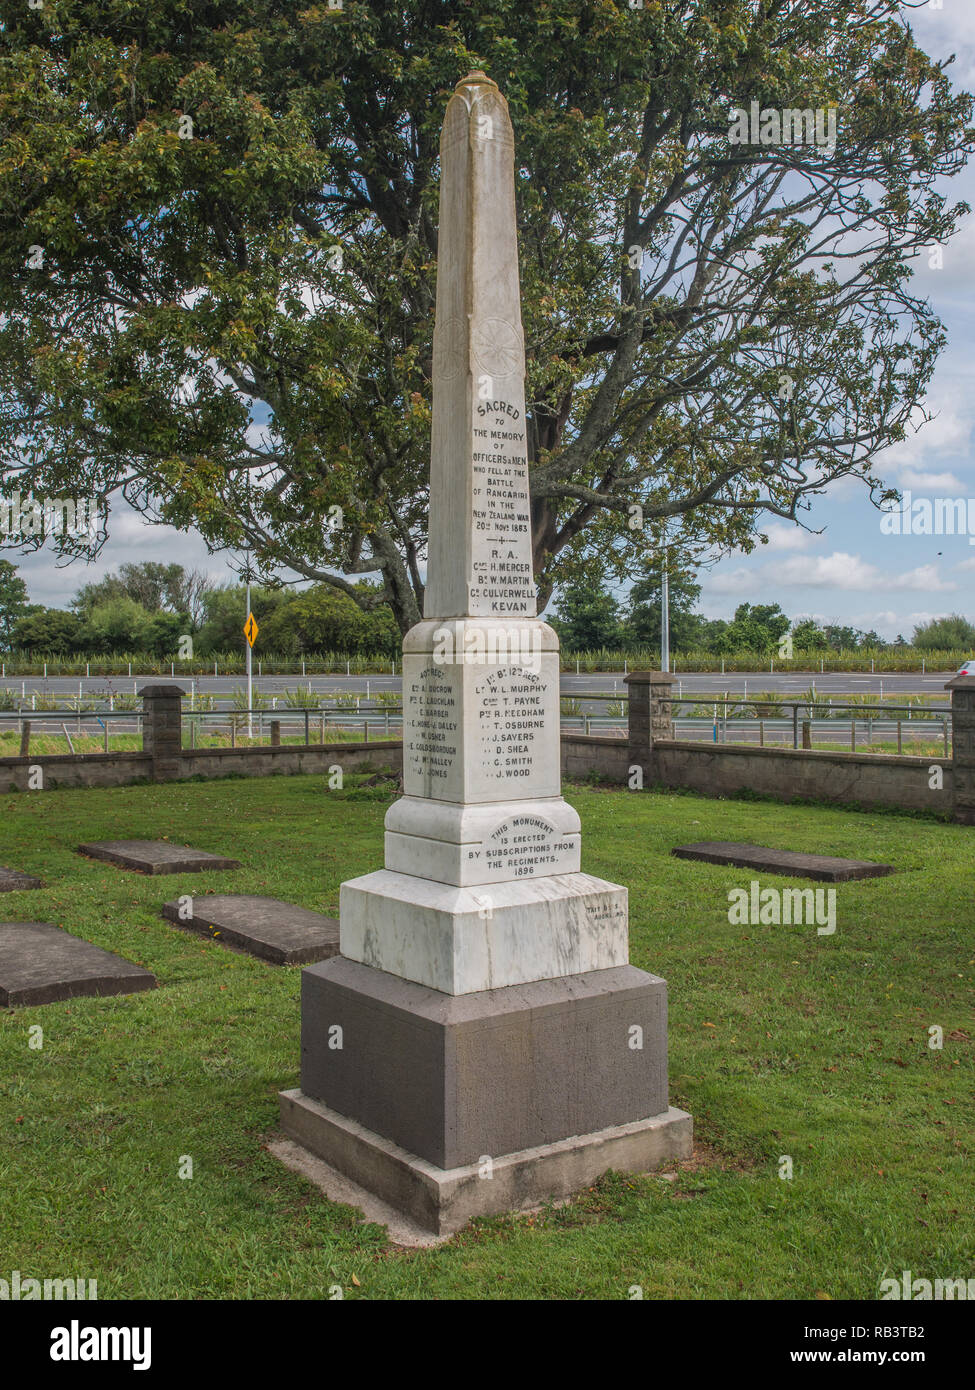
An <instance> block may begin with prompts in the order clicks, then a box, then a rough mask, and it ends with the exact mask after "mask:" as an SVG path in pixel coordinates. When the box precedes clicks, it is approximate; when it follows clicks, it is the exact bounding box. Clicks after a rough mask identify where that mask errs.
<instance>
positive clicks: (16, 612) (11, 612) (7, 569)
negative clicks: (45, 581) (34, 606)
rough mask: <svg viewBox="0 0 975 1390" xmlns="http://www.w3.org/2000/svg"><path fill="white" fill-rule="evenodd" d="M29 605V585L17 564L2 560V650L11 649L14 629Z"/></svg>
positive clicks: (0, 635) (0, 641) (0, 603)
mask: <svg viewBox="0 0 975 1390" xmlns="http://www.w3.org/2000/svg"><path fill="white" fill-rule="evenodd" d="M27 607H28V604H27V585H26V584H25V583H24V581H23V580H22V579H21V577H20V575H19V574H18V573H17V568H16V566H15V565H12V564H11V563H10V561H9V560H0V650H3V651H7V650H9V648H10V642H11V636H12V633H13V630H14V628H15V627H16V625H17V623H18V622H19V621H20V619H21V618H22V617H23V616H24V614H25V613H26V612H27Z"/></svg>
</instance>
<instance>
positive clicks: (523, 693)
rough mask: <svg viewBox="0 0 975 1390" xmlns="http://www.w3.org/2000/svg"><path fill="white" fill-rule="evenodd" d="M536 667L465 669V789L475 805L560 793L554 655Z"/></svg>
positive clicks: (513, 666) (556, 674) (555, 663)
mask: <svg viewBox="0 0 975 1390" xmlns="http://www.w3.org/2000/svg"><path fill="white" fill-rule="evenodd" d="M539 667H540V669H539V670H537V671H533V670H529V669H528V668H527V667H524V666H518V665H507V666H496V667H485V666H472V667H469V668H468V671H467V679H468V682H469V685H468V688H469V690H470V695H471V700H470V727H471V730H472V733H471V737H472V739H473V747H472V748H471V754H472V756H471V759H470V765H469V767H468V790H469V794H470V796H471V798H472V799H473V800H475V801H500V800H504V799H505V798H508V797H532V796H557V795H558V794H559V792H560V790H561V776H560V762H559V679H558V657H557V656H556V655H555V654H554V653H546V654H545V655H544V656H542V657H541V659H540V662H539Z"/></svg>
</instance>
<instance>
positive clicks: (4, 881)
mask: <svg viewBox="0 0 975 1390" xmlns="http://www.w3.org/2000/svg"><path fill="white" fill-rule="evenodd" d="M40 887H41V880H40V879H39V878H34V876H33V875H32V874H22V873H21V872H20V870H19V869H7V868H4V866H3V865H2V864H0V893H20V892H23V891H24V890H25V889H28V888H40Z"/></svg>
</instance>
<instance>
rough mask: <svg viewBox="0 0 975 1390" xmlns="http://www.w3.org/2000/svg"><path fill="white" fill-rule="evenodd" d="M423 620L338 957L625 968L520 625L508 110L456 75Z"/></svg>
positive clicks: (522, 588) (532, 608)
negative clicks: (380, 852) (380, 856)
mask: <svg viewBox="0 0 975 1390" xmlns="http://www.w3.org/2000/svg"><path fill="white" fill-rule="evenodd" d="M440 199H441V202H440V236H439V255H438V268H437V317H436V329H435V332H434V343H433V430H432V444H431V470H430V528H429V534H430V543H429V565H428V575H427V589H426V599H425V606H424V621H423V622H422V623H419V624H418V625H417V626H416V627H415V628H413V629H412V631H411V632H409V633H408V634H407V637H406V640H405V642H404V644H403V702H404V718H403V723H404V749H403V764H404V774H403V778H404V791H405V793H406V794H405V796H404V797H403V798H402V799H401V800H400V801H398V802H397V803H396V804H395V805H394V806H393V807H391V809H390V811H389V813H388V815H387V817H386V832H387V833H386V868H385V870H384V871H380V872H378V873H374V874H369V875H367V876H366V877H364V878H359V879H354V880H352V881H351V882H350V883H346V884H343V886H342V894H341V912H340V921H341V950H342V954H343V955H344V956H346V957H348V958H350V959H352V960H358V961H362V962H363V963H364V964H367V965H372V966H375V967H376V968H378V969H380V970H386V971H389V972H391V973H392V974H395V975H399V976H401V977H403V978H405V979H409V980H414V981H417V982H418V983H420V984H426V985H430V986H431V987H432V988H434V989H438V990H443V991H444V992H446V993H448V994H465V993H469V992H473V991H477V990H483V989H491V988H495V987H498V986H503V985H513V984H522V983H524V982H526V981H529V980H542V979H549V978H552V977H554V976H560V975H571V974H576V973H579V972H581V971H586V970H599V969H605V968H608V967H611V966H615V965H623V964H625V963H626V961H627V959H628V954H627V930H626V919H627V914H626V890H625V889H624V888H620V887H618V886H617V885H615V884H610V883H605V882H603V881H602V880H600V879H595V878H591V877H590V876H589V875H587V874H582V873H580V872H579V849H580V844H579V841H580V837H579V817H578V815H577V814H576V812H575V811H574V810H573V809H572V807H571V806H569V805H568V804H567V803H566V802H565V801H563V800H562V795H561V763H560V742H559V738H560V735H559V723H560V720H559V656H558V639H557V637H556V635H555V633H554V631H553V630H552V629H551V628H550V627H548V626H547V624H545V623H543V622H541V621H540V620H539V619H538V618H537V617H536V616H535V613H536V596H535V581H534V576H533V573H532V548H531V515H530V502H529V493H528V448H527V438H526V419H525V351H524V338H523V333H522V326H521V308H520V291H519V281H518V245H517V239H516V219H515V190H514V137H513V134H512V130H511V121H510V118H509V116H508V107H507V103H506V101H505V100H504V98H503V97H502V95H501V93H500V92H499V91H498V88H497V86H496V85H495V84H494V83H493V82H492V81H491V80H490V79H489V78H487V77H485V76H484V74H483V73H476V72H475V73H471V75H470V76H469V77H468V78H466V79H465V80H464V82H462V83H461V84H460V85H459V86H458V88H457V91H456V92H455V94H454V96H453V97H452V98H451V100H450V103H449V105H448V107H447V114H446V119H445V121H444V127H443V136H442V139H441V195H440Z"/></svg>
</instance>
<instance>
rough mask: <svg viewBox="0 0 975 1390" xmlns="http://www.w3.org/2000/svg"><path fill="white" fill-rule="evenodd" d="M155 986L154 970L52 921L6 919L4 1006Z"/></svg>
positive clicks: (1, 936)
mask: <svg viewBox="0 0 975 1390" xmlns="http://www.w3.org/2000/svg"><path fill="white" fill-rule="evenodd" d="M155 987H156V979H155V976H154V975H152V974H150V972H149V971H148V970H143V969H142V967H141V966H139V965H133V964H132V963H131V961H127V960H123V959H122V957H121V956H116V955H113V954H112V952H111V951H103V950H102V948H101V947H100V946H93V945H92V944H91V942H90V941H82V940H81V939H80V937H77V936H72V935H71V933H70V932H66V931H62V930H61V928H60V927H55V926H52V925H51V923H50V922H0V1008H12V1007H13V1006H14V1005H25V1006H26V1005H33V1004H54V1003H57V1002H58V1001H59V1000H62V999H79V998H82V997H84V996H92V995H97V996H101V995H112V994H135V993H137V992H138V991H140V990H144V989H155Z"/></svg>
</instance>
